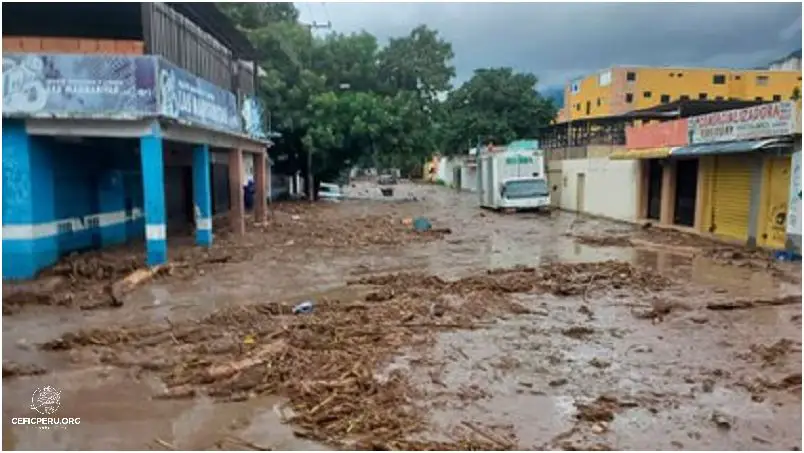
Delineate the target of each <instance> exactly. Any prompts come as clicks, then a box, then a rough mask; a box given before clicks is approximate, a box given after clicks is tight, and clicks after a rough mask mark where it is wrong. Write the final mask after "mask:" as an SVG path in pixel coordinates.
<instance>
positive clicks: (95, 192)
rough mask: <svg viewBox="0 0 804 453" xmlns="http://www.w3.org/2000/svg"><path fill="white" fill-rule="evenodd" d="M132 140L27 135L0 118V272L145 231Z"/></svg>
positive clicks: (14, 272)
mask: <svg viewBox="0 0 804 453" xmlns="http://www.w3.org/2000/svg"><path fill="white" fill-rule="evenodd" d="M136 149H137V142H136V141H126V140H94V141H81V142H63V141H58V140H56V139H54V138H50V137H32V136H28V135H27V133H26V132H25V128H24V125H23V123H22V122H21V121H15V120H6V119H4V120H3V189H4V190H3V277H4V278H21V277H27V276H30V275H33V273H35V272H36V271H38V270H39V269H41V268H43V267H45V266H47V265H49V264H52V263H54V262H55V261H56V260H57V259H58V257H59V256H60V255H63V254H65V253H69V252H71V251H74V250H81V249H87V248H95V247H101V246H108V245H114V244H120V243H124V242H126V241H127V240H129V239H132V238H134V237H141V236H142V235H143V230H144V224H143V217H142V206H143V195H142V194H143V190H142V176H141V173H140V167H139V157H138V155H137V154H136Z"/></svg>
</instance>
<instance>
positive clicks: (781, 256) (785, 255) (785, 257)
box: [773, 250, 801, 261]
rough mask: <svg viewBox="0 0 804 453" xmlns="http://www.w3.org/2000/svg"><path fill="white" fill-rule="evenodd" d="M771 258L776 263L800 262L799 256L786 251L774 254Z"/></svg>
mask: <svg viewBox="0 0 804 453" xmlns="http://www.w3.org/2000/svg"><path fill="white" fill-rule="evenodd" d="M773 257H774V258H775V259H776V260H778V261H801V255H798V254H797V253H794V252H789V251H786V250H779V251H777V252H774V254H773Z"/></svg>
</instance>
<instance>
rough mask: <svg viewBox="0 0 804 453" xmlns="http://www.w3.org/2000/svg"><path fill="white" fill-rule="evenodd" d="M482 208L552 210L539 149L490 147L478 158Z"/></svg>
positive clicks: (542, 159) (542, 158)
mask: <svg viewBox="0 0 804 453" xmlns="http://www.w3.org/2000/svg"><path fill="white" fill-rule="evenodd" d="M477 178H478V193H479V197H480V206H481V207H483V208H490V209H514V210H524V209H535V210H548V209H549V208H550V189H549V186H548V184H547V169H546V168H545V163H544V152H543V151H542V150H540V149H523V148H517V149H509V148H490V149H488V150H485V151H483V152H482V153H481V154H480V156H479V157H478V167H477Z"/></svg>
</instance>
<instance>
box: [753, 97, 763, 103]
mask: <svg viewBox="0 0 804 453" xmlns="http://www.w3.org/2000/svg"><path fill="white" fill-rule="evenodd" d="M754 100H755V101H759V102H762V101H764V99H762V96H757V97H755V98H754Z"/></svg>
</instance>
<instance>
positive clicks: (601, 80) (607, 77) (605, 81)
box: [597, 71, 611, 87]
mask: <svg viewBox="0 0 804 453" xmlns="http://www.w3.org/2000/svg"><path fill="white" fill-rule="evenodd" d="M597 84H598V85H599V86H602V87H607V86H609V85H611V71H605V72H601V73H600V75H598V76H597Z"/></svg>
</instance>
